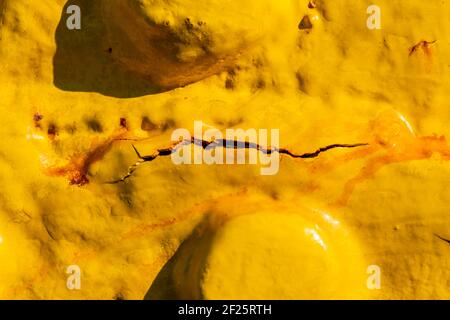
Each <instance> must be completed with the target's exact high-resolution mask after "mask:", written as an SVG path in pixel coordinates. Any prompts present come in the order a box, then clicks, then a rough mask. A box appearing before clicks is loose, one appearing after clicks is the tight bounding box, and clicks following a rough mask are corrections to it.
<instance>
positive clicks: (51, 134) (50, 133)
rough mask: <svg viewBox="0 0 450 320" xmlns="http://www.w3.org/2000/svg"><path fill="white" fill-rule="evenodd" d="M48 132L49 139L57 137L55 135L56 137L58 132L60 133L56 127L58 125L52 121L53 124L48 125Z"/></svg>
mask: <svg viewBox="0 0 450 320" xmlns="http://www.w3.org/2000/svg"><path fill="white" fill-rule="evenodd" d="M47 134H48V137H49V139H51V140H53V139H55V137H56V136H57V134H58V130H57V128H56V125H54V124H53V123H51V124H50V125H49V126H48V129H47Z"/></svg>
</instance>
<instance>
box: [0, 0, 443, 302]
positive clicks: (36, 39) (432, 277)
mask: <svg viewBox="0 0 450 320" xmlns="http://www.w3.org/2000/svg"><path fill="white" fill-rule="evenodd" d="M308 2H309V1H307V0H296V1H294V0H286V1H281V2H280V1H269V0H265V1H261V0H259V1H257V0H251V1H250V0H249V1H244V2H243V1H230V4H229V5H227V6H226V5H224V3H225V2H224V1H218V0H217V1H216V0H211V1H196V2H195V3H194V2H192V3H190V4H187V2H186V1H177V0H171V1H162V0H161V1H159V0H154V1H150V0H146V1H144V0H141V1H137V0H136V1H131V0H130V1H123V2H122V1H112V0H111V1H108V0H104V1H103V0H102V1H88V0H71V1H65V0H57V1H54V0H45V1H41V2H39V4H35V5H33V6H30V4H29V1H25V0H0V21H1V22H0V83H1V87H0V116H1V119H2V122H1V126H0V134H1V137H2V139H1V140H0V172H1V175H0V188H1V190H0V239H2V240H1V241H0V265H1V272H0V298H2V299H18V298H26V299H33V298H40V299H42V298H47V299H53V298H58V299H80V298H82V299H96V298H100V299H141V298H143V297H144V296H146V295H147V297H150V298H152V297H165V296H168V295H169V294H172V295H173V294H174V295H176V296H178V297H193V298H201V297H203V298H266V297H267V298H280V299H282V298H325V299H328V298H358V299H370V298H377V299H378V298H387V299H397V298H416V299H422V298H438V299H448V298H450V290H449V288H450V271H449V270H450V255H449V253H450V245H449V243H447V242H446V241H445V240H444V239H450V223H449V211H448V204H449V203H450V193H449V192H448V177H449V176H450V164H449V162H448V161H447V160H448V159H449V156H450V149H449V146H448V143H447V142H446V137H447V138H448V137H449V136H450V128H449V126H448V123H449V120H450V111H449V108H448V104H449V98H448V92H450V73H449V71H450V70H449V68H450V67H449V66H450V43H449V42H448V38H449V35H450V22H449V16H450V4H449V3H447V2H446V1H429V2H424V1H421V0H409V1H402V0H377V1H375V2H376V3H374V2H373V1H365V0H361V1H351V0H340V1H335V0H316V1H315V8H309V7H308ZM69 4H77V5H80V7H81V12H82V20H81V21H82V28H81V30H68V29H67V28H66V18H67V17H68V15H67V14H66V13H65V12H66V11H65V9H66V7H67V6H68V5H69ZM121 4H122V9H120V8H121V7H120V6H121ZM371 4H376V5H378V6H379V7H380V8H381V19H382V20H381V29H380V30H369V29H368V28H367V27H366V20H367V18H368V14H367V13H366V10H367V7H368V6H369V5H371ZM120 10H122V11H120ZM119 12H124V15H123V16H125V12H126V13H127V16H128V17H136V19H135V20H133V21H134V22H133V24H131V23H130V24H127V23H125V22H123V21H121V20H120V16H121V15H120V14H119ZM306 15H308V16H309V20H310V22H311V24H312V28H306V29H299V23H300V21H301V20H302V19H303V17H305V16H306ZM118 16H119V17H118ZM137 17H140V19H137ZM187 18H189V20H186V19H187ZM187 21H188V22H187ZM166 22H168V24H166ZM149 39H150V40H152V41H156V40H158V41H159V42H157V43H158V44H160V45H155V44H154V43H155V42H151V41H148V40H149ZM155 39H156V40H155ZM149 43H150V44H149ZM41 117H42V119H41ZM195 120H201V121H203V122H204V123H206V124H208V125H210V126H213V127H215V128H218V129H220V130H225V129H227V128H243V129H248V128H267V129H271V128H278V129H280V143H281V146H282V147H284V148H287V149H289V150H291V151H292V152H295V153H304V152H311V151H315V150H316V149H318V148H320V147H323V146H327V145H330V144H335V143H368V144H369V145H368V146H366V147H361V148H356V149H335V150H330V151H328V152H326V153H323V154H321V155H320V157H318V158H314V159H293V158H290V157H288V156H282V159H281V164H280V171H279V173H278V174H277V175H275V176H261V175H260V174H259V173H260V170H259V166H255V165H232V166H225V165H220V166H219V165H217V166H208V165H197V166H174V165H173V164H172V162H171V161H170V158H168V157H161V158H158V159H157V160H155V161H153V162H151V163H144V164H141V165H140V166H139V168H138V169H137V170H136V171H135V172H134V173H133V175H132V177H131V178H129V179H128V180H127V181H126V182H123V183H119V184H107V183H106V182H108V181H112V180H116V179H118V178H120V177H122V176H123V175H124V174H126V172H127V170H128V167H129V166H130V165H132V164H134V163H135V162H136V161H137V160H138V159H137V157H136V154H135V153H134V151H133V149H132V147H131V144H134V145H135V146H136V147H137V148H138V149H139V151H140V152H141V153H142V154H152V153H153V152H155V150H156V149H158V148H166V147H168V146H170V145H171V141H170V136H171V133H172V131H173V130H174V129H176V128H187V129H189V130H192V129H193V123H194V121H195ZM324 217H329V219H332V220H330V221H337V222H339V228H338V229H336V230H335V229H333V228H332V227H331V226H330V221H328V222H327V221H324V219H326V218H324ZM219 222H220V223H219ZM202 230H206V231H204V232H206V233H205V234H202V233H201V232H202ZM305 230H310V231H305ZM313 231H314V232H317V234H315V233H314V232H313ZM314 237H315V238H314ZM319 238H320V239H321V240H322V242H323V243H322V244H323V246H322V244H321V243H319V242H318V241H317V239H319ZM314 239H316V240H314ZM183 243H184V244H183ZM192 243H194V244H195V246H194V247H192V248H191V244H192ZM180 245H181V247H180ZM324 246H325V247H326V248H327V249H326V250H325V249H324ZM197 247H200V248H201V250H198V252H197V251H196V249H195V248H197ZM269 253H270V254H269ZM174 255H175V257H174V258H173V259H172V260H171V257H173V256H174ZM190 255H194V256H195V255H197V256H196V258H195V259H193V260H192V261H187V260H186V259H187V258H186V257H189V256H190ZM269 256H270V257H269ZM268 260H270V261H268ZM269 262H270V263H269ZM74 264H76V265H79V266H80V268H81V270H82V278H81V290H73V291H71V290H68V288H67V287H66V280H67V276H68V275H67V274H66V269H67V267H68V266H69V265H74ZM370 265H377V266H379V267H380V268H381V288H380V289H376V290H369V289H368V288H367V287H366V286H365V285H366V280H367V277H368V276H369V274H367V273H366V270H367V268H368V267H369V266H370ZM206 266H207V267H206ZM180 269H181V270H188V271H187V272H188V274H189V275H190V276H192V278H190V280H189V281H188V278H189V277H184V276H183V272H182V271H180ZM320 270H322V272H321V271H320ZM349 272H350V274H351V275H352V276H351V277H347V275H348V273H349ZM267 275H270V277H268V276H267ZM155 279H156V280H155ZM241 279H243V280H242V281H241ZM344 280H346V281H344ZM174 282H175V283H178V284H180V285H179V286H176V285H173V283H174ZM171 283H172V285H171ZM240 284H245V286H244V287H242V286H241V285H240ZM361 286H362V288H361ZM244 289H245V290H244Z"/></svg>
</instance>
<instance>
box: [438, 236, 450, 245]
mask: <svg viewBox="0 0 450 320" xmlns="http://www.w3.org/2000/svg"><path fill="white" fill-rule="evenodd" d="M435 236H436V237H438V238H439V239H441V240H442V241H445V242H447V243H448V244H450V240H449V239H445V238H443V237H441V236H440V235H438V234H435Z"/></svg>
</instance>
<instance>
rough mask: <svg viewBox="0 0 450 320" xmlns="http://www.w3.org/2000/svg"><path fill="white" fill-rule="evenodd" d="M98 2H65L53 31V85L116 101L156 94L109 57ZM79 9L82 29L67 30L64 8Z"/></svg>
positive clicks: (148, 85) (147, 83) (98, 0)
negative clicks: (54, 48)
mask: <svg viewBox="0 0 450 320" xmlns="http://www.w3.org/2000/svg"><path fill="white" fill-rule="evenodd" d="M0 1H1V0H0ZM101 2H102V1H100V0H95V1H92V0H71V1H68V2H67V3H66V5H65V6H64V8H63V11H62V13H61V19H60V21H59V24H58V27H57V29H56V34H55V40H56V46H57V49H56V53H55V56H54V58H53V76H54V80H53V81H54V84H55V86H56V87H58V88H59V89H61V90H65V91H73V92H97V93H101V94H103V95H106V96H111V97H116V98H133V97H140V96H144V95H149V94H154V93H157V92H158V90H156V89H155V87H153V86H152V85H151V84H150V83H149V82H148V81H146V80H144V79H142V78H139V77H138V76H136V75H133V74H130V73H129V72H127V71H125V70H122V69H121V68H120V66H119V65H118V64H116V63H115V62H114V61H113V59H112V58H111V55H112V52H113V50H114V47H112V46H111V45H110V44H109V43H108V40H107V36H106V28H105V25H104V23H103V16H102V12H101V8H100V6H101ZM70 5H78V6H79V7H80V8H81V30H69V29H68V28H67V26H66V21H67V18H68V17H69V15H68V14H67V13H66V10H67V7H68V6H70Z"/></svg>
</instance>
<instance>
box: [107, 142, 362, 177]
mask: <svg viewBox="0 0 450 320" xmlns="http://www.w3.org/2000/svg"><path fill="white" fill-rule="evenodd" d="M185 145H197V146H200V147H202V148H203V149H204V150H208V149H214V148H216V147H219V146H220V147H222V148H233V149H235V150H236V149H255V150H258V151H261V152H263V153H264V154H269V155H270V154H272V153H274V152H278V153H279V154H284V155H287V156H289V157H291V158H297V159H298V158H301V159H311V158H316V157H318V156H319V155H320V154H321V153H323V152H326V151H329V150H331V149H338V148H356V147H362V146H368V145H369V144H368V143H355V144H331V145H328V146H325V147H321V148H319V149H317V150H316V151H314V152H308V153H303V154H295V153H293V152H291V151H289V150H288V149H285V148H275V147H273V148H272V147H270V148H266V147H263V146H261V145H259V144H257V143H253V142H248V141H237V140H227V139H217V140H213V141H207V140H202V139H197V138H195V137H192V138H191V139H190V140H183V141H180V142H177V143H175V144H174V145H173V146H171V147H168V148H162V149H158V150H157V151H156V152H155V153H154V154H152V155H147V156H142V155H141V154H140V153H139V151H138V150H137V149H136V147H135V146H134V145H132V146H133V149H134V151H135V152H136V155H137V156H138V157H139V161H137V162H136V163H135V164H133V165H132V166H130V167H129V168H128V172H127V174H126V175H125V176H124V177H122V178H121V179H118V180H114V181H110V182H107V184H117V183H120V182H124V181H125V180H127V179H128V178H130V177H131V176H132V175H133V173H134V172H135V171H136V169H137V168H138V167H139V166H140V165H141V164H142V163H145V162H151V161H153V160H155V159H156V158H158V157H164V156H170V155H171V154H172V153H174V152H176V151H177V150H178V148H180V147H182V146H185Z"/></svg>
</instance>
